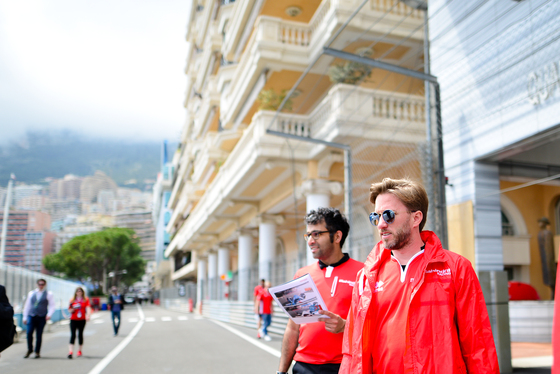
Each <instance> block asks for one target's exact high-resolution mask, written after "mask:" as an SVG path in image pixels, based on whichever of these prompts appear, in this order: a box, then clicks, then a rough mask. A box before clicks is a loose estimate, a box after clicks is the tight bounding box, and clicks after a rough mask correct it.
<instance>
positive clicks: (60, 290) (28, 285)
mask: <svg viewBox="0 0 560 374" xmlns="http://www.w3.org/2000/svg"><path fill="white" fill-rule="evenodd" d="M41 278H42V279H45V280H46V281H47V287H46V289H47V290H48V291H51V292H52V293H53V296H54V299H55V304H56V312H55V313H54V315H53V316H52V318H51V320H52V321H53V322H57V321H59V320H61V319H64V315H63V312H62V311H63V310H66V309H67V308H68V302H69V301H70V299H71V298H72V297H73V296H74V292H75V291H76V287H78V286H79V284H78V283H75V282H70V281H67V280H63V279H59V278H56V277H53V276H50V275H45V274H42V273H38V272H35V271H31V270H27V269H23V268H20V267H16V266H11V265H7V264H0V284H2V285H3V286H4V287H5V288H6V295H7V296H8V299H9V300H10V304H12V306H13V307H14V313H15V315H16V317H17V318H18V323H19V324H20V325H21V314H22V313H23V307H24V303H25V300H26V298H27V295H28V293H29V291H31V290H34V289H35V288H36V287H37V280H38V279H41Z"/></svg>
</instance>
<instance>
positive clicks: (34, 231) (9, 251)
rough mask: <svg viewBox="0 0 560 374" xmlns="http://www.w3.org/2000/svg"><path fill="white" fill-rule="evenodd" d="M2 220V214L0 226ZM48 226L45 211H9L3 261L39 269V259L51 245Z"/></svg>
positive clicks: (49, 219)
mask: <svg viewBox="0 0 560 374" xmlns="http://www.w3.org/2000/svg"><path fill="white" fill-rule="evenodd" d="M3 221H4V216H3V214H2V216H0V226H1V225H2V224H3ZM50 226H51V218H50V216H49V215H48V214H47V213H43V212H38V211H11V212H10V213H9V215H8V226H7V232H6V247H5V248H6V249H5V253H4V261H5V262H6V263H7V264H10V265H13V266H19V267H25V268H28V269H31V270H35V271H41V269H42V268H41V260H42V258H43V256H44V255H45V254H46V253H50V252H51V251H52V247H53V240H54V235H53V234H51V233H50V232H49V230H50ZM28 240H29V241H28ZM43 270H44V269H43Z"/></svg>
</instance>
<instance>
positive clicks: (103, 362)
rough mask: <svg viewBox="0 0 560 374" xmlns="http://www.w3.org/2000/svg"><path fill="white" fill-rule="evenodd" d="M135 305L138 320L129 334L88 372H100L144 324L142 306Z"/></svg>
mask: <svg viewBox="0 0 560 374" xmlns="http://www.w3.org/2000/svg"><path fill="white" fill-rule="evenodd" d="M136 307H137V308H138V314H140V321H139V322H138V323H137V324H136V326H134V328H133V329H132V331H131V332H130V334H128V336H127V337H126V338H124V340H123V341H122V342H120V344H119V345H117V346H116V347H115V348H114V349H113V350H112V351H111V352H109V354H108V355H107V356H105V358H103V360H101V361H99V363H98V364H97V365H95V367H94V368H93V369H91V371H90V372H89V373H88V374H99V373H101V372H102V371H103V369H105V368H106V367H107V365H109V364H110V363H111V361H113V359H114V358H115V357H117V356H118V354H119V353H121V351H122V350H123V349H125V347H126V346H127V345H128V343H130V342H131V341H132V339H133V338H134V337H135V336H136V334H138V331H140V329H141V328H142V325H143V324H144V312H143V311H142V308H140V305H138V304H136ZM96 322H97V321H96Z"/></svg>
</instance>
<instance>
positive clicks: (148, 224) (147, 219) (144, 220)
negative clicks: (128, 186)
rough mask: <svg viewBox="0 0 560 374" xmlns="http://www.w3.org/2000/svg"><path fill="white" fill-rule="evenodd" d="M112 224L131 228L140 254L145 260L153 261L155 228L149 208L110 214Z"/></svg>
mask: <svg viewBox="0 0 560 374" xmlns="http://www.w3.org/2000/svg"><path fill="white" fill-rule="evenodd" d="M112 217H113V226H114V227H123V228H129V229H133V230H134V232H135V233H136V237H137V238H138V240H139V243H138V244H139V245H140V248H141V249H142V252H141V254H140V255H141V256H142V257H143V258H144V259H145V260H146V261H155V245H156V243H155V228H154V226H153V223H152V212H151V211H149V210H130V211H121V212H117V213H114V214H112Z"/></svg>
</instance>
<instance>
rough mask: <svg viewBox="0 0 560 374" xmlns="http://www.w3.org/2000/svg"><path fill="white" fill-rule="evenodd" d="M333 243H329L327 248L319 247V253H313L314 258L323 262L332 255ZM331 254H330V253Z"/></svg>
mask: <svg viewBox="0 0 560 374" xmlns="http://www.w3.org/2000/svg"><path fill="white" fill-rule="evenodd" d="M332 248H333V243H330V242H329V243H328V244H327V245H326V246H320V245H317V251H315V253H311V254H312V255H313V258H314V259H316V260H323V259H325V258H327V257H328V256H329V254H330V253H332ZM329 252H330V253H329Z"/></svg>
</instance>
